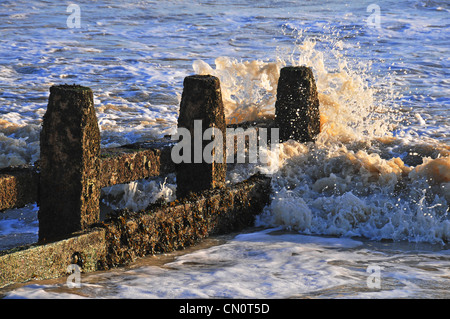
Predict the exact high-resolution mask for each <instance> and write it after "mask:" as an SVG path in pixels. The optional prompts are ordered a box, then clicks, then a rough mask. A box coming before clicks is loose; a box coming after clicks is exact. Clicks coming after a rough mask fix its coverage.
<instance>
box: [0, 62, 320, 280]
mask: <svg viewBox="0 0 450 319" xmlns="http://www.w3.org/2000/svg"><path fill="white" fill-rule="evenodd" d="M93 100H94V99H93V92H92V90H91V89H90V88H88V87H83V86H79V85H58V86H52V87H51V88H50V97H49V102H48V106H47V111H46V113H45V115H44V118H43V126H42V131H41V140H40V147H41V155H40V159H39V160H38V161H37V162H36V163H35V164H34V165H29V166H24V167H9V168H4V169H0V210H1V211H4V210H5V209H10V208H17V207H22V206H24V205H26V204H28V203H32V202H37V204H38V206H39V213H38V219H39V240H38V242H37V243H36V244H32V245H28V246H22V247H16V248H13V249H10V250H7V251H2V252H0V269H1V272H0V287H4V286H7V285H9V284H12V283H17V282H25V281H28V280H32V279H48V278H56V277H60V276H67V275H68V266H69V265H72V264H76V265H78V266H79V267H80V269H81V271H82V272H91V271H96V270H104V269H110V268H112V267H117V266H121V265H126V264H128V263H130V262H132V261H134V260H136V258H139V257H142V256H145V255H149V254H156V253H161V252H169V251H173V250H177V249H183V248H185V247H188V246H190V245H193V244H195V243H197V242H198V241H200V240H201V239H203V238H205V237H207V236H210V235H212V234H221V233H227V232H231V231H239V230H241V229H243V228H245V227H248V226H250V225H252V224H253V222H254V218H255V216H256V215H258V214H260V213H261V212H262V210H263V208H264V207H265V206H266V205H267V204H268V203H270V197H271V178H270V176H264V175H262V174H256V175H254V176H252V177H250V178H248V179H247V180H245V181H243V182H240V183H237V184H234V185H227V184H226V182H225V177H226V170H227V163H226V152H227V150H226V147H225V145H226V143H225V141H226V131H227V124H226V122H225V115H224V107H223V103H222V95H221V90H220V81H219V79H218V78H216V77H214V76H210V75H193V76H188V77H186V78H185V80H184V88H183V94H182V99H181V104H180V113H179V114H180V115H179V119H178V129H179V130H181V129H185V130H187V131H188V132H190V133H192V134H191V135H190V136H191V137H192V138H193V139H194V138H195V134H198V132H196V129H197V128H196V125H197V124H196V123H198V121H201V123H202V124H203V125H202V127H201V131H200V134H201V135H203V133H205V132H206V130H207V129H209V128H214V129H215V130H219V131H213V132H216V133H220V134H215V135H214V134H213V135H212V136H211V140H214V139H216V140H217V139H221V140H220V142H221V143H218V144H217V145H220V147H223V149H220V150H217V149H214V152H216V153H215V154H216V155H217V154H219V155H218V156H219V160H217V158H215V160H214V161H212V162H211V161H208V160H205V159H204V158H202V159H200V160H195V161H187V162H181V163H180V162H178V161H174V160H173V154H172V150H173V148H174V146H175V145H177V141H172V140H171V139H169V138H164V139H161V140H154V141H148V142H141V143H135V144H131V145H124V146H122V147H116V148H105V149H101V147H100V133H99V128H98V124H97V118H96V115H95V108H94V103H93ZM275 115H276V117H275V120H274V121H260V122H258V123H256V122H255V123H242V124H240V125H242V126H243V127H249V126H258V127H259V128H263V127H264V128H269V129H272V128H279V130H280V136H281V140H282V141H284V140H287V139H289V138H292V139H295V140H298V141H300V142H310V141H314V138H315V136H316V135H317V134H318V133H319V127H320V126H319V124H320V123H319V105H318V99H317V91H316V86H315V81H314V77H313V74H312V72H311V70H310V69H309V68H307V67H287V68H284V69H282V70H281V73H280V80H279V86H278V94H277V103H276V114H275ZM196 121H197V122H196ZM234 126H235V127H236V125H234ZM238 126H239V125H238ZM191 142H192V143H189V144H190V145H192V148H191V149H190V153H191V155H192V156H195V154H197V153H198V152H199V151H200V152H202V153H203V150H204V149H205V148H206V147H208V146H207V145H206V144H207V143H201V144H199V145H198V144H195V141H194V140H192V141H191ZM272 142H274V141H272ZM276 142H278V141H276ZM178 143H179V142H178ZM184 143H186V141H184ZM172 172H173V173H175V174H176V179H177V199H176V200H175V201H173V202H169V203H155V204H152V205H150V206H148V207H147V208H146V209H144V210H141V211H137V212H135V211H129V210H126V209H123V210H117V211H113V212H111V213H109V214H108V216H107V217H106V218H105V219H103V220H101V219H100V191H101V188H103V187H107V186H112V185H116V184H123V183H127V182H131V181H134V180H139V179H143V178H152V177H157V176H164V175H166V174H168V173H172Z"/></svg>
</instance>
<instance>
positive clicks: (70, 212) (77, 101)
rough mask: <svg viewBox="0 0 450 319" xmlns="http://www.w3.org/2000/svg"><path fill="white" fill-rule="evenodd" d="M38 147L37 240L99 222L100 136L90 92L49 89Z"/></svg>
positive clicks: (75, 87) (73, 87)
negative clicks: (39, 155)
mask: <svg viewBox="0 0 450 319" xmlns="http://www.w3.org/2000/svg"><path fill="white" fill-rule="evenodd" d="M40 145H41V157H40V182H39V192H40V194H39V203H38V204H39V214H38V218H39V240H40V241H48V240H53V239H57V238H60V237H64V236H67V235H70V234H71V233H73V232H76V231H80V230H84V229H86V228H87V227H88V226H89V225H91V224H93V223H95V222H98V220H99V213H100V182H99V174H100V159H99V155H100V131H99V127H98V124H97V117H96V115H95V109H94V102H93V94H92V91H91V89H90V88H88V87H83V86H79V85H59V86H52V87H51V88H50V97H49V102H48V107H47V111H46V113H45V115H44V119H43V126H42V131H41V136H40Z"/></svg>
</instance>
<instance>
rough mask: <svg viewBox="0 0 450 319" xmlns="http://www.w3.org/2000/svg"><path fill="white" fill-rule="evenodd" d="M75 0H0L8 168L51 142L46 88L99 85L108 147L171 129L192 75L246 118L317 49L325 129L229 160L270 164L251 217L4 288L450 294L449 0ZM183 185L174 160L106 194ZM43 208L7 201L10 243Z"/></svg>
mask: <svg viewBox="0 0 450 319" xmlns="http://www.w3.org/2000/svg"><path fill="white" fill-rule="evenodd" d="M69 4H70V3H61V4H59V3H58V4H56V3H52V2H47V1H2V2H1V3H0V17H1V25H0V28H1V34H2V37H1V39H0V43H1V45H0V53H1V54H0V72H1V77H0V86H1V89H2V90H1V91H2V93H1V94H0V103H1V108H0V113H1V119H0V149H1V153H0V166H1V167H5V166H12V165H22V164H27V163H33V162H34V161H35V160H37V159H38V158H39V132H40V124H41V121H42V116H43V114H44V113H45V109H46V104H47V99H48V94H49V93H48V92H49V87H50V86H51V85H57V84H63V83H68V84H72V83H76V84H81V85H85V86H89V87H91V88H92V90H93V92H94V103H95V108H96V112H97V117H98V120H99V126H100V129H101V136H102V142H101V143H102V146H103V147H108V146H119V145H122V144H125V143H131V142H136V141H143V140H148V139H152V138H157V137H161V136H164V135H167V134H173V133H174V132H175V129H176V122H177V117H178V107H179V103H180V97H181V93H182V83H183V79H184V77H185V76H188V75H192V74H213V75H215V76H217V77H219V79H220V81H221V89H222V94H223V100H224V105H225V109H226V110H225V111H226V119H227V122H229V123H238V122H240V121H245V120H253V119H258V118H271V117H273V116H274V105H275V98H276V88H277V80H278V77H279V72H280V69H281V68H282V67H283V66H286V65H307V66H309V67H311V68H312V70H313V73H314V76H315V78H316V81H317V87H318V91H319V100H320V112H321V133H320V135H319V136H318V139H317V141H316V143H314V144H300V143H297V142H294V141H288V142H285V143H283V144H281V145H280V150H279V152H278V153H273V154H269V155H271V159H272V161H273V162H276V163H278V164H279V165H278V166H276V167H275V168H272V169H270V170H268V169H267V167H266V166H263V165H258V164H237V165H236V166H235V167H234V168H233V169H231V170H230V171H229V172H228V175H227V179H228V182H229V183H234V182H237V181H240V180H243V179H245V178H246V177H248V176H250V175H251V174H253V173H256V172H263V173H268V174H271V176H272V189H273V196H272V201H271V204H270V205H268V206H267V207H265V209H264V211H263V213H262V214H261V215H260V216H258V217H257V220H256V223H255V227H257V228H255V229H253V230H252V231H250V230H249V231H248V232H246V233H243V234H238V235H235V236H225V237H223V238H221V239H220V240H219V239H210V240H208V241H207V243H209V244H205V245H209V246H210V247H203V248H202V246H200V247H198V248H196V249H195V250H192V251H191V250H188V251H185V252H184V253H183V254H179V253H175V254H169V255H167V256H158V257H148V258H144V259H143V260H142V261H140V262H139V263H138V264H136V265H134V266H131V267H130V268H126V269H121V270H115V271H112V272H108V273H99V274H93V275H86V276H85V275H83V277H82V283H83V284H82V288H80V289H68V288H67V286H66V284H65V281H64V280H59V281H52V282H42V283H37V284H32V285H27V286H21V287H16V289H14V290H9V291H8V292H5V294H6V295H7V296H9V297H30V298H35V297H36V298H37V297H51V298H55V297H62V298H68V297H91V298H95V297H121V298H123V297H131V298H133V297H141V298H142V297H144V298H145V297H148V298H189V297H242V298H246V297H249V298H267V297H270V298H288V297H294V298H295V297H298V298H303V297H319V298H320V297H325V298H327V297H333V298H334V297H340V298H371V297H438V298H448V297H449V296H450V292H449V289H448V287H449V286H450V270H449V269H450V257H449V254H448V240H449V238H450V220H449V215H448V213H449V203H450V145H449V142H450V136H449V127H450V123H449V120H448V118H449V112H448V102H449V98H448V96H449V93H450V89H449V80H448V79H449V73H448V67H449V47H450V43H449V41H450V40H448V34H449V13H450V12H449V10H450V8H449V5H448V4H447V2H446V1H441V2H440V1H382V2H377V3H375V2H372V1H361V2H352V3H346V2H343V1H314V2H309V1H259V2H257V3H256V2H253V1H240V2H238V3H236V2H231V1H189V2H186V1H164V2H160V1H127V2H121V1H96V2H90V1H77V2H76V3H75V2H74V4H75V5H76V7H77V9H78V11H77V10H75V11H73V10H71V9H70V8H69ZM74 14H75V15H74ZM74 21H75V22H76V21H78V24H76V23H75V24H74V23H73V22H74ZM271 167H272V166H271ZM175 190H176V181H175V177H174V176H172V175H169V176H167V178H160V179H156V180H151V181H149V180H144V181H136V182H132V183H129V184H126V185H116V186H113V187H109V188H105V189H103V190H102V195H103V202H102V206H103V207H104V208H109V209H115V208H120V207H129V208H131V209H140V208H143V207H146V206H147V205H148V204H149V203H150V202H153V201H155V200H157V199H159V198H163V199H165V200H173V199H174V198H175ZM37 210H38V208H37V207H36V205H31V206H29V207H25V208H21V209H17V210H9V211H7V212H5V213H2V214H1V215H0V218H1V221H0V248H1V249H6V248H11V247H13V246H15V245H18V244H20V243H31V242H34V241H36V240H37V229H38V222H37V218H36V215H37ZM375 275H376V276H378V277H377V278H378V279H379V280H378V281H377V280H375V279H377V278H375V277H376V276H375ZM374 276H375V277H374ZM369 279H374V281H370V280H369ZM163 283H164V284H163Z"/></svg>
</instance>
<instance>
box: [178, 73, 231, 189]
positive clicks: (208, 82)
mask: <svg viewBox="0 0 450 319" xmlns="http://www.w3.org/2000/svg"><path fill="white" fill-rule="evenodd" d="M183 85H184V88H183V94H182V97H181V103H180V114H179V117H178V135H183V134H180V133H182V132H181V130H183V129H185V130H186V129H187V130H188V131H189V133H190V134H189V135H188V134H186V135H185V136H184V137H183V139H185V138H187V137H190V140H183V141H180V142H181V143H183V144H184V145H186V147H185V148H184V149H183V152H187V153H189V154H186V153H184V154H183V158H184V159H185V160H183V161H182V162H180V163H177V165H176V174H177V197H179V198H182V197H185V196H186V195H188V194H189V193H190V192H198V191H202V190H206V189H214V188H220V187H224V186H225V178H226V135H225V132H226V123H225V113H224V107H223V101H222V93H221V89H220V81H219V79H218V78H217V77H214V76H211V75H192V76H188V77H186V78H185V79H184V83H183ZM211 128H214V129H215V131H214V130H213V133H212V134H206V135H207V136H205V133H206V131H207V130H208V129H211ZM180 129H181V130H180ZM210 132H211V130H210ZM180 142H179V143H180ZM213 142H216V143H217V144H215V145H216V147H214V148H212V152H215V159H214V160H213V161H210V162H208V160H207V159H206V158H205V155H206V154H205V152H204V151H205V148H206V147H208V145H211V144H210V143H213Z"/></svg>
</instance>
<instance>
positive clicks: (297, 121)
mask: <svg viewBox="0 0 450 319" xmlns="http://www.w3.org/2000/svg"><path fill="white" fill-rule="evenodd" d="M275 122H276V124H277V126H278V127H279V128H280V141H281V142H284V141H287V140H289V139H293V140H296V141H299V142H310V141H314V140H315V138H316V136H317V134H319V133H320V114H319V98H318V94H317V88H316V82H315V80H314V75H313V73H312V71H311V69H310V68H308V67H306V66H298V67H293V66H289V67H285V68H282V69H281V72H280V79H279V80H278V89H277V101H276V103H275Z"/></svg>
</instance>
